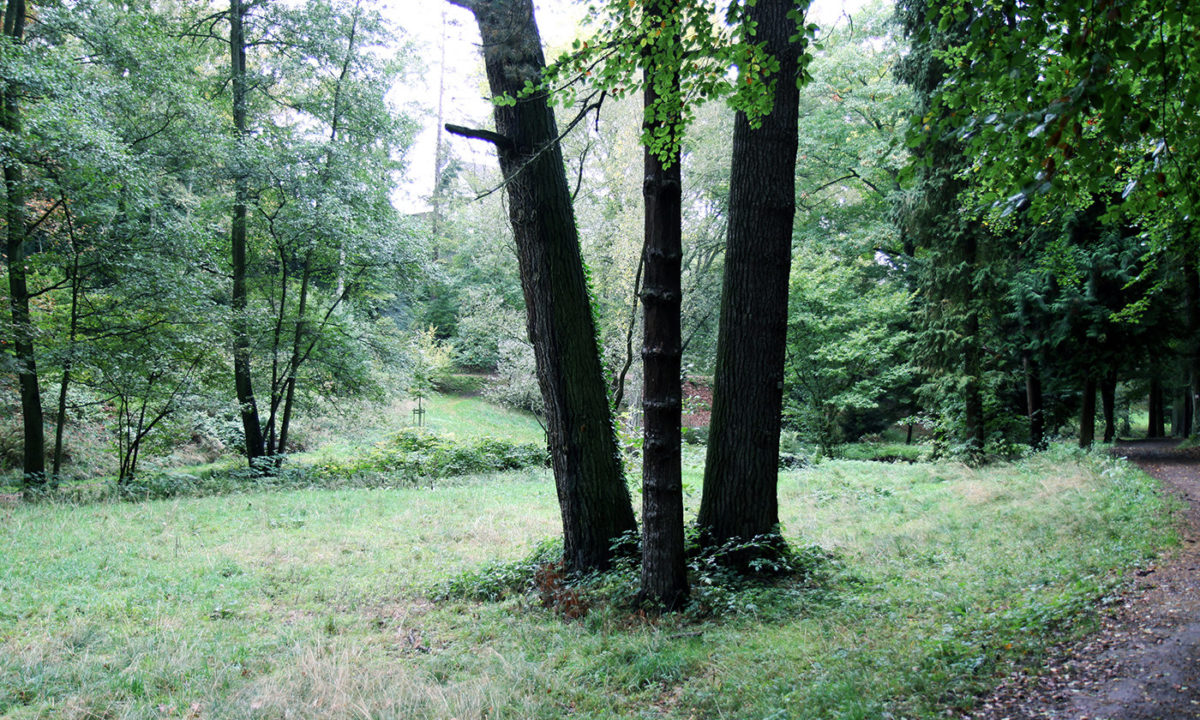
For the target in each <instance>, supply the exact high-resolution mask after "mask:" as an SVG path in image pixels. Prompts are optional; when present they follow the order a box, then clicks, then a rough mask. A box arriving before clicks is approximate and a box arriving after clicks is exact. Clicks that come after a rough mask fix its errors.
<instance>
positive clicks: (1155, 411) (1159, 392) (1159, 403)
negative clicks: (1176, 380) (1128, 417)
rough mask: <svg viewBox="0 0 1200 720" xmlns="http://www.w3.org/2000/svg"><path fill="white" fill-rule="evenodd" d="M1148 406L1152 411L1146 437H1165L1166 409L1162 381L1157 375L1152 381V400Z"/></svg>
mask: <svg viewBox="0 0 1200 720" xmlns="http://www.w3.org/2000/svg"><path fill="white" fill-rule="evenodd" d="M1147 405H1148V407H1149V411H1150V412H1149V414H1150V422H1149V425H1148V427H1147V428H1146V437H1147V438H1160V437H1165V436H1166V434H1167V428H1166V422H1165V420H1166V419H1165V418H1164V414H1165V411H1166V408H1165V407H1164V405H1165V403H1164V402H1163V387H1162V380H1161V379H1160V378H1159V377H1158V376H1157V375H1155V376H1154V377H1152V378H1151V379H1150V398H1149V401H1148V402H1147Z"/></svg>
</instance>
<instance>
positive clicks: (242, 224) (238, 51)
mask: <svg viewBox="0 0 1200 720" xmlns="http://www.w3.org/2000/svg"><path fill="white" fill-rule="evenodd" d="M245 12H246V8H245V6H244V5H243V4H242V0H230V2H229V48H230V86H231V88H232V91H233V125H234V129H235V130H236V132H237V141H238V150H237V152H238V153H239V154H240V155H239V157H238V158H237V161H236V162H235V165H238V166H239V167H235V169H234V177H233V222H232V223H231V227H230V231H229V244H230V254H231V256H232V257H231V259H232V266H233V293H232V306H233V383H234V388H235V390H236V392H237V400H238V406H239V407H240V408H241V415H242V432H243V433H244V435H245V440H246V458H247V460H249V462H250V465H251V467H256V466H257V465H258V463H257V462H256V461H257V459H258V458H260V457H262V456H263V453H264V451H265V449H264V445H263V433H262V424H261V423H260V421H259V418H258V404H257V402H256V401H255V399H254V383H253V381H252V380H251V375H250V329H249V318H247V317H246V203H247V199H248V197H249V189H248V187H247V180H246V169H245V168H244V167H240V165H241V163H244V162H245V161H246V159H247V158H246V157H245V148H244V147H243V146H242V143H243V142H244V141H245V138H246V36H245V31H244V28H243V24H242V20H243V17H244V16H245Z"/></svg>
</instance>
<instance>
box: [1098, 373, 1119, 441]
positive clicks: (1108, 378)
mask: <svg viewBox="0 0 1200 720" xmlns="http://www.w3.org/2000/svg"><path fill="white" fill-rule="evenodd" d="M1100 407H1101V409H1102V411H1103V412H1104V442H1106V443H1110V442H1112V441H1113V440H1114V439H1116V437H1117V416H1116V410H1117V375H1116V373H1114V372H1112V371H1111V370H1110V371H1109V372H1107V373H1105V375H1104V380H1103V381H1101V383H1100Z"/></svg>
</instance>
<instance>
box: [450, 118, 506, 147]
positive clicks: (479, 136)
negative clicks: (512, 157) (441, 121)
mask: <svg viewBox="0 0 1200 720" xmlns="http://www.w3.org/2000/svg"><path fill="white" fill-rule="evenodd" d="M446 132H448V133H450V134H452V135H458V136H460V137H465V138H474V139H476V140H486V141H488V142H490V143H491V144H493V145H495V146H496V147H498V148H500V149H502V150H511V149H512V148H513V142H512V140H511V139H510V138H508V137H505V136H504V135H501V134H500V133H498V132H494V131H492V130H483V129H481V128H468V127H463V126H462V125H451V124H450V123H446Z"/></svg>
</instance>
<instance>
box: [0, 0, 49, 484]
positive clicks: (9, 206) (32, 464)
mask: <svg viewBox="0 0 1200 720" xmlns="http://www.w3.org/2000/svg"><path fill="white" fill-rule="evenodd" d="M4 35H5V36H6V38H7V39H8V41H9V42H12V43H16V44H20V43H21V42H23V41H24V38H25V0H8V5H7V7H6V8H5V12H4ZM0 117H2V119H3V122H0V126H2V127H3V129H4V131H5V132H6V133H8V134H9V135H10V137H15V136H17V135H19V134H20V132H21V108H20V106H19V105H18V90H17V89H16V88H14V87H13V86H12V85H8V86H7V87H6V88H5V90H4V108H3V115H2V116H0ZM4 192H5V196H6V197H5V201H6V203H5V223H6V228H5V253H6V257H7V259H8V292H9V305H10V307H11V311H12V337H13V359H14V360H16V366H17V384H18V386H19V388H20V393H21V422H22V430H23V432H24V451H25V454H24V461H23V463H22V470H23V471H24V479H23V481H22V483H23V487H24V489H25V492H26V493H29V492H33V491H35V490H36V489H38V488H40V487H41V486H42V485H44V484H45V482H46V438H45V435H44V421H43V419H42V396H41V391H40V389H39V387H38V374H37V362H36V358H35V357H34V351H33V335H34V332H33V317H32V315H31V314H30V311H29V286H28V284H27V280H26V276H25V240H26V234H27V229H26V228H27V227H28V226H27V225H26V222H25V179H24V177H23V173H22V171H21V165H20V163H19V162H17V161H16V159H15V158H13V157H11V156H10V157H7V158H5V163H4Z"/></svg>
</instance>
